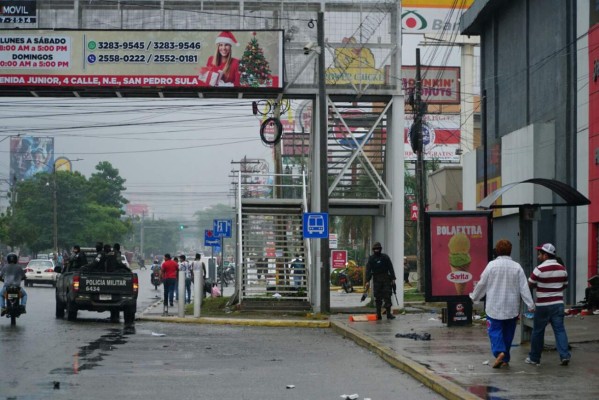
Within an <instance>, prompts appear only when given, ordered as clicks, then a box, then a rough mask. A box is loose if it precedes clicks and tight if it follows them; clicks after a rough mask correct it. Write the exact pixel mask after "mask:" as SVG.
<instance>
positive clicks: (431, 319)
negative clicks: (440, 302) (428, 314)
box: [428, 318, 439, 321]
mask: <svg viewBox="0 0 599 400" xmlns="http://www.w3.org/2000/svg"><path fill="white" fill-rule="evenodd" d="M428 320H429V321H438V320H439V318H429V319H428Z"/></svg>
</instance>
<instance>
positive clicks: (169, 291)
mask: <svg viewBox="0 0 599 400" xmlns="http://www.w3.org/2000/svg"><path fill="white" fill-rule="evenodd" d="M163 285H164V304H167V303H169V304H171V305H172V304H173V300H174V297H175V287H176V285H177V280H176V279H174V278H168V279H165V280H164V282H163Z"/></svg>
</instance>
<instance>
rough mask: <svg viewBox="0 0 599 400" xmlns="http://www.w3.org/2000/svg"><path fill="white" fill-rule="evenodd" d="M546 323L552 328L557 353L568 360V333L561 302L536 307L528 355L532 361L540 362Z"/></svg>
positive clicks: (562, 358)
mask: <svg viewBox="0 0 599 400" xmlns="http://www.w3.org/2000/svg"><path fill="white" fill-rule="evenodd" d="M547 324H551V328H552V329H553V334H554V335H555V347H556V348H557V352H558V353H559V357H560V360H569V359H570V352H569V351H568V335H567V334H566V328H565V327H564V305H563V304H552V305H549V306H540V307H536V309H535V316H534V325H533V329H532V337H531V339H530V353H528V357H529V358H530V359H531V360H532V361H534V362H537V363H539V362H541V353H542V352H543V346H544V345H545V328H546V327H547Z"/></svg>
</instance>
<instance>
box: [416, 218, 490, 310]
mask: <svg viewBox="0 0 599 400" xmlns="http://www.w3.org/2000/svg"><path fill="white" fill-rule="evenodd" d="M426 229H427V234H426V244H425V249H426V250H425V252H426V253H425V255H426V257H425V258H426V261H425V267H426V273H425V276H426V278H425V279H426V282H425V286H426V299H427V301H451V300H455V299H456V298H458V297H464V296H468V294H469V293H471V292H472V290H473V289H474V285H475V284H476V283H477V282H478V280H479V279H480V276H481V274H482V272H483V270H484V269H485V267H486V265H487V263H488V262H489V260H490V258H491V248H492V223H491V212H489V211H443V212H427V213H426Z"/></svg>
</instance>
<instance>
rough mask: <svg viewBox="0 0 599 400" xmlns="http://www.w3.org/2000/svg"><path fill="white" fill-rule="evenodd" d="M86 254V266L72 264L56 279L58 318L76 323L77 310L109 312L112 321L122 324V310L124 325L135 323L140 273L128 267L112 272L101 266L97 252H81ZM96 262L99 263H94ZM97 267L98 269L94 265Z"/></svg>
mask: <svg viewBox="0 0 599 400" xmlns="http://www.w3.org/2000/svg"><path fill="white" fill-rule="evenodd" d="M81 250H82V251H84V252H85V254H86V258H87V261H88V264H87V265H86V266H83V267H82V266H80V265H76V263H69V264H67V266H65V267H64V270H62V268H59V267H56V268H55V270H56V269H57V268H58V271H56V272H60V274H59V275H58V277H57V279H56V318H63V317H64V315H65V310H66V314H67V319H68V320H69V321H75V320H76V319H77V311H78V310H87V311H97V312H105V311H109V312H110V320H111V321H113V322H119V313H120V312H121V311H123V318H124V321H125V324H131V323H133V321H134V320H135V312H136V311H137V295H138V291H139V281H138V278H137V274H135V273H133V272H131V270H129V269H128V268H118V269H116V270H109V269H107V268H104V267H103V265H99V263H98V259H99V257H98V259H96V254H97V253H96V251H95V249H87V248H86V249H84V248H82V249H81ZM94 260H96V262H95V263H94ZM93 264H95V267H92V265H93Z"/></svg>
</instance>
